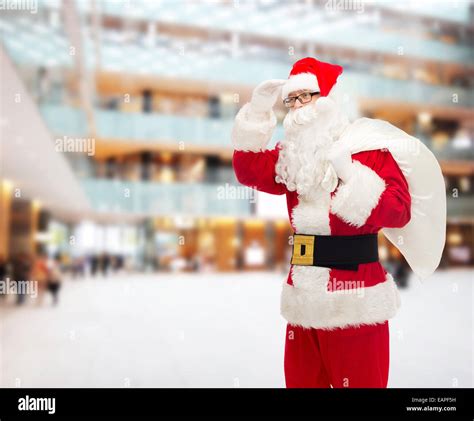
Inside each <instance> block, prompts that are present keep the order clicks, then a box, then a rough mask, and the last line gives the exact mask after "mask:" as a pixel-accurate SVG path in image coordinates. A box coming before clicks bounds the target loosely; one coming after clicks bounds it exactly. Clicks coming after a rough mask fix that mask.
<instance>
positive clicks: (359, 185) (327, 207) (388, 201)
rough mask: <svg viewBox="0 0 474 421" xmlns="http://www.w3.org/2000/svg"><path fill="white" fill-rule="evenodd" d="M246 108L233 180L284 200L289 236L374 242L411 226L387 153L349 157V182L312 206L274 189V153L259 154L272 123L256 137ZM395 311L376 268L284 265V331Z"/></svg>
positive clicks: (383, 274) (402, 186)
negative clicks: (371, 238) (369, 237)
mask: <svg viewBox="0 0 474 421" xmlns="http://www.w3.org/2000/svg"><path fill="white" fill-rule="evenodd" d="M245 108H246V107H245V106H244V107H243V109H242V110H241V112H240V113H239V114H240V116H239V115H238V116H237V119H236V125H235V126H234V133H233V142H234V148H235V149H236V150H235V151H234V155H233V166H234V171H235V174H236V177H237V179H238V180H239V182H240V183H242V184H244V185H246V186H249V187H251V188H255V189H257V190H259V191H262V192H265V193H270V194H276V195H283V194H285V195H286V200H287V206H288V216H289V218H290V222H291V226H292V228H293V230H294V231H295V233H298V234H314V235H360V234H374V233H378V231H379V230H380V229H381V228H383V227H392V228H397V227H403V226H404V225H406V224H407V223H408V222H409V221H410V218H411V214H410V210H411V197H410V193H409V188H408V183H407V180H406V179H405V177H404V175H403V173H402V171H401V170H400V168H399V166H398V165H397V162H396V161H395V159H394V158H393V156H392V154H391V153H390V152H389V151H388V150H385V149H378V150H370V151H363V152H359V153H355V154H352V160H353V164H354V175H353V176H352V177H351V179H350V180H349V182H348V183H347V184H344V183H343V182H342V181H340V182H339V185H338V186H337V188H336V190H334V191H333V192H327V191H326V190H324V189H323V188H321V186H317V187H315V188H316V189H317V192H316V194H315V195H312V197H311V199H310V200H305V199H301V198H299V196H298V194H297V192H294V191H289V190H288V189H287V188H286V186H285V185H284V184H281V183H277V182H276V181H275V175H276V174H275V165H276V162H277V160H278V153H279V145H277V146H276V148H275V149H273V150H263V148H262V145H263V144H264V143H265V142H266V141H268V133H267V131H268V130H269V129H270V127H271V126H273V125H274V124H275V121H273V124H268V121H266V122H265V121H261V122H260V123H255V124H256V126H255V127H256V128H257V130H254V129H255V127H254V124H253V123H251V122H249V121H248V120H247V118H246V117H245V115H246V111H247V110H246V109H245ZM262 124H263V125H262ZM259 125H260V126H259ZM249 130H250V131H252V130H254V131H253V133H251V132H249ZM248 135H250V136H251V137H252V138H253V139H249V138H248ZM265 139H266V140H265ZM239 149H240V150H239ZM399 306H400V297H399V293H398V290H397V287H396V285H395V282H394V280H393V278H392V276H391V275H390V273H388V272H387V271H386V270H385V269H384V267H383V266H382V265H381V264H380V262H373V263H364V264H360V265H359V267H358V270H357V271H350V270H341V269H330V268H323V267H317V266H299V265H290V271H289V274H288V278H287V280H286V282H285V283H284V284H283V291H282V296H281V314H282V316H283V317H284V318H285V319H286V320H287V321H288V322H289V323H290V324H293V325H297V326H303V327H307V328H309V327H313V328H320V329H333V328H338V327H348V326H360V325H370V324H376V323H382V322H384V321H386V320H388V319H390V318H391V317H393V316H394V315H395V314H396V312H397V310H398V308H399Z"/></svg>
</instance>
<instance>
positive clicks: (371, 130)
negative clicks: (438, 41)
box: [232, 57, 446, 388]
mask: <svg viewBox="0 0 474 421" xmlns="http://www.w3.org/2000/svg"><path fill="white" fill-rule="evenodd" d="M342 72H343V68H342V67H341V66H339V65H335V64H331V63H325V62H322V61H319V60H316V59H314V58H311V57H307V58H304V59H302V60H299V61H297V62H296V63H295V64H294V65H293V68H292V70H291V72H290V75H289V78H288V80H270V81H265V82H263V83H261V84H260V85H259V86H257V87H256V88H255V90H254V91H253V94H252V98H251V101H250V103H247V104H245V105H244V106H243V107H242V108H241V110H240V111H239V112H238V114H237V116H236V118H235V123H234V127H233V129H232V143H233V147H234V156H233V166H234V171H235V174H236V177H237V179H238V180H239V181H240V182H241V183H242V184H244V185H246V186H248V187H251V188H254V189H257V190H259V191H262V192H265V193H270V194H276V195H286V200H287V205H288V215H289V218H290V222H291V225H292V228H293V230H294V232H295V235H294V236H293V243H292V246H293V255H292V260H291V267H290V271H289V274H288V277H287V279H286V280H285V282H284V283H283V291H282V296H281V314H282V316H283V317H284V318H285V319H286V321H287V329H286V342H285V360H284V370H285V380H286V385H287V387H380V388H383V387H386V386H387V382H388V373H389V325H388V320H389V319H390V318H392V317H394V316H395V314H396V313H397V310H398V308H399V306H400V297H399V292H398V290H397V287H396V284H395V282H394V280H393V277H392V276H391V275H390V273H388V272H387V271H386V270H385V269H384V268H383V266H382V265H381V264H380V262H379V256H378V243H377V233H378V231H379V230H380V229H384V228H390V230H384V234H385V236H386V237H387V238H388V239H389V240H390V241H391V242H392V243H394V245H395V246H396V247H397V248H398V249H399V250H400V251H401V252H402V253H403V255H404V256H405V257H407V260H408V261H409V263H410V265H411V266H412V268H413V270H414V272H415V273H417V275H419V276H420V277H426V276H428V275H430V274H431V273H433V271H434V270H435V269H436V267H437V266H438V264H439V260H440V258H441V253H442V250H443V247H444V242H445V231H446V197H445V185H444V179H443V176H442V173H441V169H440V167H439V164H438V162H437V160H436V158H435V157H434V155H433V154H432V153H431V152H430V151H429V150H428V149H427V148H426V147H425V146H424V145H422V144H421V142H420V141H419V140H418V139H416V138H413V137H411V136H409V135H408V134H406V133H405V132H403V131H402V130H400V129H398V128H396V127H394V126H392V125H391V124H390V123H388V122H385V121H382V120H374V119H368V118H359V119H357V120H355V121H353V122H351V121H349V118H348V116H347V114H346V113H345V111H344V109H343V106H342V101H341V92H340V91H339V90H338V84H337V83H336V82H337V80H338V77H339V76H340V75H341V74H342ZM279 97H281V99H282V100H283V103H284V105H285V106H286V107H287V108H288V109H289V112H288V114H287V115H286V117H285V119H284V122H283V127H284V129H285V132H284V133H285V138H284V139H283V140H282V141H281V142H279V143H277V145H276V147H275V148H273V149H267V145H268V143H269V141H270V139H271V136H272V133H273V130H274V128H275V126H276V124H277V119H276V116H275V113H274V111H273V107H274V105H275V103H276V101H277V99H278V98H279ZM412 146H416V148H415V150H416V152H417V153H412V151H413V148H412ZM421 193H423V195H424V196H423V197H421ZM412 196H413V197H414V198H415V199H416V200H412ZM412 214H417V215H423V218H419V217H418V218H412ZM400 237H401V238H403V239H404V241H402V242H400V241H398V239H399V238H400Z"/></svg>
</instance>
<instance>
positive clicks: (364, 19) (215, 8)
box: [77, 0, 473, 62]
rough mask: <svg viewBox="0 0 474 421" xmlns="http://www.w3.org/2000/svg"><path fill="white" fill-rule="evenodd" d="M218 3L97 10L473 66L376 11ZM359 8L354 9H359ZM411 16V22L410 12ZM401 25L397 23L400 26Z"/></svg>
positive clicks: (456, 49) (449, 12) (460, 53)
mask: <svg viewBox="0 0 474 421" xmlns="http://www.w3.org/2000/svg"><path fill="white" fill-rule="evenodd" d="M224 3H225V2H222V3H220V2H215V1H208V2H195V1H183V2H182V5H181V7H176V2H175V1H174V0H165V1H159V2H155V1H149V0H135V1H134V2H133V4H132V3H131V2H129V1H125V2H117V1H106V2H103V3H101V4H100V7H101V12H102V13H103V14H104V15H111V16H116V17H121V18H126V19H140V20H145V21H157V22H163V23H166V24H175V25H186V26H193V27H201V28H206V29H214V30H220V31H229V32H237V33H245V34H251V35H256V36H265V37H275V38H278V39H284V40H286V41H288V43H289V45H292V42H295V43H296V42H312V43H318V44H326V43H327V44H329V45H332V46H339V47H348V48H356V49H360V50H371V51H377V52H383V53H388V54H398V51H399V49H400V46H403V54H405V55H408V56H410V55H411V56H413V57H417V58H426V59H432V60H437V61H438V60H439V61H455V62H472V60H473V54H472V51H470V48H469V47H468V46H458V45H452V44H448V43H445V42H441V41H438V40H430V39H427V36H426V35H425V34H423V33H421V34H413V35H411V36H410V35H408V33H406V34H404V33H397V34H393V33H392V31H391V30H387V29H386V28H385V27H384V21H383V19H380V16H379V13H378V11H377V10H363V12H364V13H359V12H358V11H357V10H354V13H353V14H352V15H351V17H350V18H348V15H347V14H342V13H335V11H331V4H330V3H332V2H326V3H327V4H325V6H324V7H313V6H312V5H310V4H302V3H299V2H281V3H273V4H271V3H269V4H259V2H251V1H248V2H227V4H224ZM333 3H335V4H338V2H333ZM362 3H363V2H357V3H356V4H360V5H362V6H363V4H362ZM413 3H417V2H415V1H413ZM77 4H78V7H79V9H80V10H82V11H83V12H86V13H87V12H90V10H91V5H90V3H88V2H84V1H81V0H78V1H77ZM442 10H443V12H442V13H443V15H444V17H445V18H449V17H450V16H453V17H458V16H459V15H462V16H464V17H468V16H469V2H465V3H463V4H462V5H461V4H459V3H458V4H456V5H455V6H451V7H446V5H445V7H444V8H443V9H442ZM405 11H406V12H407V13H410V11H411V8H407V7H405ZM438 12H439V11H438ZM413 14H414V15H415V16H416V13H415V11H413ZM292 16H293V17H292ZM403 23H404V22H400V24H401V25H403ZM466 23H467V21H466ZM424 35H425V36H424Z"/></svg>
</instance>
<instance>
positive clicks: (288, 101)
mask: <svg viewBox="0 0 474 421" xmlns="http://www.w3.org/2000/svg"><path fill="white" fill-rule="evenodd" d="M319 94H320V92H303V93H302V94H299V95H298V96H290V97H288V98H285V99H284V100H283V104H285V107H286V108H292V107H294V106H295V103H296V100H298V101H299V102H300V104H307V103H308V102H311V100H312V99H313V95H319Z"/></svg>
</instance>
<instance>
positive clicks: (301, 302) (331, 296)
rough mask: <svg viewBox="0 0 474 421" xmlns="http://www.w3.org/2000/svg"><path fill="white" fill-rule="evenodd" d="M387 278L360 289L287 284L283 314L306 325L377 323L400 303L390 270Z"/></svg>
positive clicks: (388, 316) (395, 309)
mask: <svg viewBox="0 0 474 421" xmlns="http://www.w3.org/2000/svg"><path fill="white" fill-rule="evenodd" d="M385 279H386V280H385V281H384V282H381V283H379V284H377V285H374V286H371V287H366V288H360V289H357V290H341V291H334V292H330V291H324V292H322V291H320V290H316V291H314V290H308V289H301V288H296V287H294V286H292V285H289V284H287V283H286V281H285V283H284V284H283V291H282V295H281V309H280V310H281V315H282V316H283V317H284V318H285V320H287V321H288V323H290V324H292V325H295V326H301V327H304V328H317V329H335V328H344V327H350V326H361V325H374V324H378V323H383V322H385V321H386V320H388V319H390V318H392V317H393V316H395V314H396V313H397V310H398V308H399V307H400V293H399V292H398V289H397V286H396V284H395V282H394V280H393V277H392V275H391V274H390V273H388V272H387V274H386V277H385Z"/></svg>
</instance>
